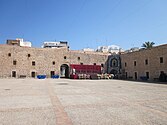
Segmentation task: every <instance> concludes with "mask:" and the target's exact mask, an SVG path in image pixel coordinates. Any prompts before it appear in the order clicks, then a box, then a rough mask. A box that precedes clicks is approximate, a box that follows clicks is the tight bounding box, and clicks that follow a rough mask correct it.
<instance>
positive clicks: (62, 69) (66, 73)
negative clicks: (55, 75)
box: [60, 64, 69, 78]
mask: <svg viewBox="0 0 167 125" xmlns="http://www.w3.org/2000/svg"><path fill="white" fill-rule="evenodd" d="M60 75H61V77H62V78H69V66H68V65H67V64H63V65H61V67H60Z"/></svg>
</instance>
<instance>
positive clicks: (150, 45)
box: [142, 41, 155, 49]
mask: <svg viewBox="0 0 167 125" xmlns="http://www.w3.org/2000/svg"><path fill="white" fill-rule="evenodd" d="M154 44H155V43H154V42H149V41H148V42H145V43H143V45H142V47H144V48H145V49H149V48H152V47H153V45H154Z"/></svg>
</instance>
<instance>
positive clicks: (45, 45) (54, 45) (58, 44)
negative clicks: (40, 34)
mask: <svg viewBox="0 0 167 125" xmlns="http://www.w3.org/2000/svg"><path fill="white" fill-rule="evenodd" d="M60 47H68V42H66V41H60V42H51V41H50V42H49V41H48V42H44V43H43V46H42V48H60Z"/></svg>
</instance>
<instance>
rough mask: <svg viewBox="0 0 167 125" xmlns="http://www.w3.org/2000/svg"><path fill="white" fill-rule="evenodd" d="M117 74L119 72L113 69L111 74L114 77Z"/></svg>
mask: <svg viewBox="0 0 167 125" xmlns="http://www.w3.org/2000/svg"><path fill="white" fill-rule="evenodd" d="M117 73H118V71H117V70H115V69H112V70H111V71H110V74H114V75H116V74H117Z"/></svg>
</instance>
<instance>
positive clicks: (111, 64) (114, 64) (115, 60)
mask: <svg viewBox="0 0 167 125" xmlns="http://www.w3.org/2000/svg"><path fill="white" fill-rule="evenodd" d="M110 66H111V67H117V66H118V60H117V59H115V58H114V59H112V60H111V62H110Z"/></svg>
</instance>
